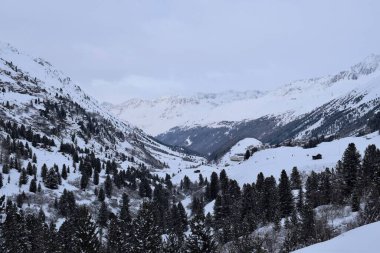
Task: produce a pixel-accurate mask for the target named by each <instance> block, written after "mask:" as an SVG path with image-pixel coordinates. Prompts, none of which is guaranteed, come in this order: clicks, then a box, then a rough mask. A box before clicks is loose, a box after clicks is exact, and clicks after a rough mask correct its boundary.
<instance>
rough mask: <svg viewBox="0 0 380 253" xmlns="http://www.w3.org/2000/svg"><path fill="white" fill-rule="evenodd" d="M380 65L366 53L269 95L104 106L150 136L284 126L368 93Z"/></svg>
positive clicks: (376, 57)
mask: <svg viewBox="0 0 380 253" xmlns="http://www.w3.org/2000/svg"><path fill="white" fill-rule="evenodd" d="M379 62H380V55H370V56H368V57H367V58H365V59H364V60H363V61H362V62H361V63H359V64H357V65H354V66H353V67H352V68H351V69H350V70H348V71H342V72H340V73H338V74H336V75H332V76H326V77H321V78H312V79H306V80H298V81H294V82H291V83H289V84H286V85H284V86H281V87H280V88H278V89H275V90H272V91H270V92H259V91H247V92H234V91H228V92H225V93H220V94H198V95H196V96H191V97H178V96H176V97H163V98H160V99H155V100H140V99H131V100H128V101H126V102H124V103H122V104H120V105H114V106H112V105H110V104H108V106H109V107H110V108H111V110H112V111H113V112H114V113H115V114H116V115H118V116H120V117H121V118H123V119H129V118H130V117H132V118H133V119H132V123H134V124H136V125H137V126H139V127H141V128H142V129H144V130H145V131H147V132H148V133H149V134H152V135H158V134H161V133H164V132H166V131H168V130H169V129H170V128H172V127H175V126H182V127H192V126H194V125H206V124H215V123H217V122H222V121H242V120H250V119H256V118H259V117H262V116H265V115H283V118H282V121H281V122H282V123H286V122H289V121H290V120H292V119H294V118H295V117H297V116H299V115H302V114H304V113H307V112H310V111H311V110H313V109H315V108H317V107H318V106H321V105H323V104H325V103H327V102H329V101H331V100H333V99H337V98H340V97H341V96H344V95H347V94H348V93H350V92H352V91H354V90H357V91H358V92H359V91H368V88H369V87H367V84H368V83H369V82H370V81H372V80H373V79H374V78H377V79H378V78H379V73H378V70H379ZM375 72H376V73H375ZM152 117H153V118H152ZM152 122H158V123H159V124H153V123H152Z"/></svg>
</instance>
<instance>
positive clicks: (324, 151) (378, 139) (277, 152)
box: [160, 133, 380, 185]
mask: <svg viewBox="0 0 380 253" xmlns="http://www.w3.org/2000/svg"><path fill="white" fill-rule="evenodd" d="M256 143H257V142H256ZM350 143H355V145H356V147H357V149H358V151H359V152H360V153H361V155H362V156H363V155H364V150H365V149H366V148H367V147H368V145H371V144H375V145H376V146H377V147H380V135H379V134H378V133H372V134H369V135H366V136H363V137H346V138H342V139H339V140H334V141H332V142H323V143H321V144H319V145H318V146H317V147H315V148H308V149H304V148H301V147H278V148H267V149H263V150H260V151H257V152H255V153H254V154H253V155H252V156H251V157H250V158H249V159H248V160H246V161H242V162H238V163H234V162H226V163H219V164H217V165H211V166H210V165H202V166H199V167H197V168H188V169H182V170H172V169H164V170H163V171H162V172H160V174H163V173H169V174H175V176H174V177H173V179H172V180H173V183H180V181H181V180H182V179H183V177H184V176H185V175H186V176H188V177H189V178H190V179H191V180H192V181H196V180H198V173H194V171H196V170H199V173H200V174H202V175H203V176H205V177H210V175H211V173H212V172H214V171H215V172H217V173H220V171H221V170H222V169H225V170H226V172H227V175H228V176H229V177H230V178H231V179H235V180H237V182H238V183H239V184H240V185H243V184H245V183H252V182H255V181H256V178H257V175H258V174H259V173H260V172H262V173H264V175H265V176H270V175H273V176H274V177H275V178H279V176H280V173H281V171H282V170H285V171H286V172H287V173H288V174H290V173H291V171H292V169H293V167H297V168H298V170H299V171H301V172H304V173H306V174H309V173H310V172H311V171H312V170H314V171H315V172H320V171H324V170H325V169H326V168H330V169H332V168H335V166H336V164H337V162H338V161H339V160H340V159H341V158H342V156H343V153H344V151H345V149H346V148H347V146H348V144H350ZM238 147H239V146H238ZM317 154H321V155H322V159H320V160H313V158H312V156H315V155H317Z"/></svg>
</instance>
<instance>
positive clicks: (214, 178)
mask: <svg viewBox="0 0 380 253" xmlns="http://www.w3.org/2000/svg"><path fill="white" fill-rule="evenodd" d="M218 192H219V178H218V174H216V173H215V172H213V173H212V174H211V180H210V201H211V200H214V199H215V198H216V196H217V195H218Z"/></svg>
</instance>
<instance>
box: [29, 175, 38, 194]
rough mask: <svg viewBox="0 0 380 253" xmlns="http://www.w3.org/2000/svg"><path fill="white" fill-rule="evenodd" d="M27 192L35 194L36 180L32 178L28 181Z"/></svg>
mask: <svg viewBox="0 0 380 253" xmlns="http://www.w3.org/2000/svg"><path fill="white" fill-rule="evenodd" d="M29 191H30V192H34V193H36V192H37V183H36V180H35V179H34V178H33V179H32V180H31V181H30V185H29Z"/></svg>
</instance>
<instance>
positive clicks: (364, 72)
mask: <svg viewBox="0 0 380 253" xmlns="http://www.w3.org/2000/svg"><path fill="white" fill-rule="evenodd" d="M379 63H380V56H379V55H370V56H368V57H367V58H365V59H364V60H363V61H362V62H360V63H358V64H356V65H354V66H353V67H351V68H350V69H349V70H347V71H342V72H340V73H338V74H335V75H331V76H326V77H321V78H313V79H307V80H299V81H295V82H291V83H289V84H287V85H284V86H281V87H280V88H277V89H275V90H272V91H269V92H266V93H264V94H261V96H258V97H255V98H247V99H240V100H233V101H228V102H226V103H220V104H219V106H216V107H212V108H211V109H210V108H205V109H203V110H197V111H191V112H189V113H181V114H178V115H176V120H177V122H178V125H177V126H176V127H173V128H171V129H168V128H167V129H166V130H167V131H166V132H163V133H160V134H159V135H158V136H157V138H158V139H159V140H161V141H163V142H164V143H169V144H172V145H176V146H186V147H188V148H189V149H192V150H195V151H197V152H199V153H202V154H204V155H207V156H209V158H215V157H220V155H223V154H224V153H225V152H226V151H227V150H228V149H229V148H230V147H231V146H233V145H234V144H235V143H236V142H238V141H239V140H241V139H244V138H247V137H251V138H256V139H258V140H260V141H262V142H263V143H271V144H277V143H281V142H284V141H285V140H288V139H298V140H303V139H309V138H310V137H314V136H318V135H325V136H329V135H336V134H339V135H340V136H350V135H355V134H358V133H359V132H361V131H365V128H366V122H367V120H368V119H369V118H370V117H372V115H373V114H374V112H376V111H377V110H378V108H379V96H380V85H379V84H380V68H379ZM152 110H153V109H152ZM154 110H157V114H160V113H159V112H165V113H167V114H170V113H171V108H170V107H167V106H165V105H164V104H161V103H159V104H156V105H155V106H154ZM133 111H138V114H142V115H149V113H147V111H145V109H144V107H139V106H137V107H136V108H135V109H132V108H130V109H129V112H128V113H130V114H133V113H134V112H133ZM128 113H126V112H125V114H123V115H128ZM121 116H122V115H121ZM122 117H123V116H122ZM185 118H186V120H184V119H185ZM188 118H190V119H188ZM166 121H167V119H166V118H165V117H163V118H160V119H154V122H157V123H158V125H162V126H165V124H166V123H165V122H166ZM134 123H137V124H138V125H143V124H139V123H138V122H134ZM161 131H164V130H161ZM157 132H158V131H155V132H154V134H156V133H157Z"/></svg>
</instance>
